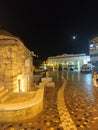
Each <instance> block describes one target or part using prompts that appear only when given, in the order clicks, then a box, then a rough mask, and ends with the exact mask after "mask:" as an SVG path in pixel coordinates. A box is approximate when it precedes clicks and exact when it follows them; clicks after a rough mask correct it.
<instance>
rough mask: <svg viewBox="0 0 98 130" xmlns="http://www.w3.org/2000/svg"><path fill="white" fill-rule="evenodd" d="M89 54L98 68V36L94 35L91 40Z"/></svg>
mask: <svg viewBox="0 0 98 130" xmlns="http://www.w3.org/2000/svg"><path fill="white" fill-rule="evenodd" d="M89 54H90V58H91V63H92V64H93V65H94V66H95V68H96V69H97V68H98V37H94V38H92V39H91V40H90V41H89Z"/></svg>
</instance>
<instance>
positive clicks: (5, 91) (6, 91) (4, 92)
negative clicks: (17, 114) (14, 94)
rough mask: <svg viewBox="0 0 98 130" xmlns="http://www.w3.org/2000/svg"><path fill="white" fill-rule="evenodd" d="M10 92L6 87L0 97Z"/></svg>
mask: <svg viewBox="0 0 98 130" xmlns="http://www.w3.org/2000/svg"><path fill="white" fill-rule="evenodd" d="M7 93H8V89H4V90H3V91H1V92H0V99H1V98H2V97H3V96H5V95H6V94H7Z"/></svg>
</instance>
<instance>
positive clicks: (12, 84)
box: [0, 36, 33, 92]
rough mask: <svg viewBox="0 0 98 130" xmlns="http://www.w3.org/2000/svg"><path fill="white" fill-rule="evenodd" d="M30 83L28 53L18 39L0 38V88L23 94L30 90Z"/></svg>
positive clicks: (30, 73) (31, 78) (30, 64)
mask: <svg viewBox="0 0 98 130" xmlns="http://www.w3.org/2000/svg"><path fill="white" fill-rule="evenodd" d="M32 81H33V72H32V57H31V55H30V51H29V50H28V49H27V48H26V47H25V46H24V44H23V43H22V41H21V40H20V39H18V38H16V37H9V36H4V37H3V36H0V86H4V87H6V88H8V89H10V90H13V91H14V92H25V91H28V90H29V89H30V87H31V85H32Z"/></svg>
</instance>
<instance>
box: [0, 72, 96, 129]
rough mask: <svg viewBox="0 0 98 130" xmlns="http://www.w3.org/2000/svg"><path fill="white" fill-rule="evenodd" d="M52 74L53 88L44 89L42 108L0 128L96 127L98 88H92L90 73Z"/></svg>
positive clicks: (1, 124)
mask: <svg viewBox="0 0 98 130" xmlns="http://www.w3.org/2000/svg"><path fill="white" fill-rule="evenodd" d="M51 76H52V77H53V80H54V81H55V83H56V87H55V88H48V87H47V88H45V93H44V108H43V111H42V112H41V113H40V114H39V115H37V116H36V117H34V118H32V119H29V120H26V121H23V122H16V123H12V122H10V123H5V122H2V123H0V130H98V88H95V87H93V84H92V77H91V76H92V75H91V74H90V75H89V74H85V75H81V74H79V73H76V74H75V73H71V74H68V73H66V74H65V73H62V74H61V73H60V74H59V73H52V74H51ZM62 77H63V78H64V80H65V81H66V83H64V84H63V80H62ZM0 118H1V117H0Z"/></svg>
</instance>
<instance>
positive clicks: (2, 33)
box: [0, 29, 13, 37]
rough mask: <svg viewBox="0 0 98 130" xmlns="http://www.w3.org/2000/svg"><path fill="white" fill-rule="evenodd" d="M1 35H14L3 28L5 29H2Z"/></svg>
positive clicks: (0, 30)
mask: <svg viewBox="0 0 98 130" xmlns="http://www.w3.org/2000/svg"><path fill="white" fill-rule="evenodd" d="M0 35H4V36H10V37H13V35H12V34H11V33H9V32H8V31H6V30H3V29H0Z"/></svg>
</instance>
